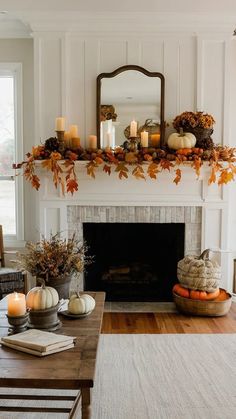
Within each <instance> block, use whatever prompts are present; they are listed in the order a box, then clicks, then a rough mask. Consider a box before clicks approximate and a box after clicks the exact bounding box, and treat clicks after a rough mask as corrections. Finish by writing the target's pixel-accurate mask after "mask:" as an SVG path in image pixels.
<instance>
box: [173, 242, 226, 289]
mask: <svg viewBox="0 0 236 419" xmlns="http://www.w3.org/2000/svg"><path fill="white" fill-rule="evenodd" d="M209 253H210V249H206V250H204V252H202V254H201V255H200V256H199V257H197V256H186V257H184V258H183V259H181V260H180V261H179V262H178V266H177V277H178V280H179V282H180V284H181V285H182V286H183V287H185V288H191V289H192V290H199V291H206V292H214V291H216V290H217V289H218V288H219V280H220V278H221V268H220V266H219V264H218V263H217V261H215V260H211V259H210V258H209Z"/></svg>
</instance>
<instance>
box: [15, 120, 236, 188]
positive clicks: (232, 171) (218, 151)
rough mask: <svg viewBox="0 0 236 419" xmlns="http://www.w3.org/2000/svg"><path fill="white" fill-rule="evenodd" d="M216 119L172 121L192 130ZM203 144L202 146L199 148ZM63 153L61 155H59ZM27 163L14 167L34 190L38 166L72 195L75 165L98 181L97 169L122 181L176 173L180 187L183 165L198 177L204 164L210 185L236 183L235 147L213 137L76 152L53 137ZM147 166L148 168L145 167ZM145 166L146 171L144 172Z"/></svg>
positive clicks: (75, 183)
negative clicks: (185, 144)
mask: <svg viewBox="0 0 236 419" xmlns="http://www.w3.org/2000/svg"><path fill="white" fill-rule="evenodd" d="M214 123H215V120H214V118H213V116H211V115H209V114H207V113H203V112H183V113H182V114H181V115H178V116H176V118H175V119H174V121H173V126H174V128H175V129H176V130H177V131H179V130H180V129H181V128H183V127H187V126H189V127H191V128H199V129H200V128H204V129H210V128H212V126H213V124H214ZM199 144H200V145H199ZM59 150H60V152H59ZM26 156H27V160H26V161H23V162H22V163H19V164H14V165H13V168H14V169H21V168H23V173H24V176H25V178H26V179H27V180H28V181H29V182H30V183H31V185H32V187H33V188H35V189H36V190H38V189H39V188H40V178H39V176H38V175H37V174H36V163H37V161H41V163H40V165H41V167H43V168H44V169H46V170H47V171H50V172H52V178H53V183H54V185H55V187H56V188H57V187H58V186H59V187H60V188H61V190H62V193H63V195H64V194H65V192H67V193H71V194H72V195H73V193H74V192H76V191H77V190H78V187H79V181H78V178H77V173H76V171H75V162H76V161H84V162H86V164H85V167H86V171H87V174H88V175H89V176H91V177H92V178H95V172H96V169H97V168H98V167H102V170H103V171H104V172H105V173H107V174H108V175H110V174H111V172H112V171H114V172H116V173H117V174H118V176H119V179H126V178H128V176H129V174H130V173H131V174H132V176H134V177H135V178H136V179H144V180H145V179H147V178H151V179H157V177H158V174H159V173H160V172H162V171H163V170H168V171H171V170H172V171H173V172H174V179H173V182H174V183H175V184H176V185H178V183H179V182H180V181H181V176H182V171H181V168H182V167H183V166H184V165H190V166H191V167H192V168H193V170H195V172H196V175H197V177H199V176H200V171H201V167H202V165H203V163H204V162H208V165H209V166H210V168H211V169H210V176H209V181H208V183H209V184H211V183H218V185H222V184H227V183H228V182H230V181H232V180H234V178H235V175H236V148H231V147H227V146H224V147H223V146H215V145H214V143H213V140H212V139H211V138H206V139H205V140H203V141H202V142H200V143H198V145H197V146H196V147H194V148H189V149H185V148H184V149H179V150H176V151H175V150H171V149H169V148H168V146H167V145H165V146H163V147H162V148H155V147H147V148H146V147H140V144H139V145H138V149H137V150H135V151H131V149H129V148H127V147H123V146H122V147H116V148H115V149H111V148H109V147H107V148H105V149H85V148H82V147H81V146H79V147H77V148H76V149H75V150H74V149H69V148H65V149H64V148H63V151H61V149H60V142H59V140H58V139H57V138H54V137H50V138H48V139H47V140H46V141H45V143H44V144H41V145H39V146H36V147H33V148H32V152H31V153H27V155H26ZM144 164H145V165H144ZM144 167H145V169H144Z"/></svg>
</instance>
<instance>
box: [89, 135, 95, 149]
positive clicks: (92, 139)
mask: <svg viewBox="0 0 236 419" xmlns="http://www.w3.org/2000/svg"><path fill="white" fill-rule="evenodd" d="M88 148H93V149H94V148H97V136H96V135H89V138H88Z"/></svg>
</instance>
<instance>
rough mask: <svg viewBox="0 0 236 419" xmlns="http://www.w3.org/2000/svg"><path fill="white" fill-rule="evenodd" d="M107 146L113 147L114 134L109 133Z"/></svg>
mask: <svg viewBox="0 0 236 419" xmlns="http://www.w3.org/2000/svg"><path fill="white" fill-rule="evenodd" d="M107 146H108V147H111V146H112V134H111V132H107Z"/></svg>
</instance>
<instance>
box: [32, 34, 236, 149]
mask: <svg viewBox="0 0 236 419" xmlns="http://www.w3.org/2000/svg"><path fill="white" fill-rule="evenodd" d="M231 48H232V47H231V41H230V39H229V37H228V35H227V36H224V35H222V36H220V35H218V34H215V35H213V34H205V35H203V34H201V35H198V36H197V35H191V34H189V35H188V34H174V33H172V34H168V33H167V34H165V35H164V34H143V35H140V36H137V37H136V36H134V35H132V33H131V34H126V35H123V34H119V35H117V36H115V35H113V34H112V33H109V34H106V36H105V35H104V34H100V33H95V34H94V33H92V34H91V33H90V34H87V36H86V35H83V34H79V33H71V34H69V33H55V32H53V33H48V32H47V33H35V34H34V54H35V100H36V108H35V109H36V131H35V132H36V135H35V141H36V143H38V139H39V138H41V139H44V138H47V137H48V136H49V135H52V134H53V132H54V124H55V122H54V120H55V117H56V116H60V115H63V116H65V117H66V118H67V122H68V124H78V125H79V134H80V137H81V140H82V144H85V141H86V138H87V136H88V135H89V134H94V133H96V77H97V75H98V74H100V73H102V72H110V71H113V70H114V69H116V68H117V67H120V66H122V65H126V64H137V65H140V66H142V67H145V68H146V69H148V70H149V71H159V72H161V73H163V74H164V76H165V119H166V121H167V123H169V124H170V127H168V128H167V130H166V134H167V135H168V133H169V132H170V130H171V129H172V128H171V123H172V120H173V118H174V117H175V116H176V115H177V114H179V113H180V112H183V111H185V110H203V111H204V112H208V113H211V114H212V115H214V117H215V119H216V124H215V129H214V134H213V138H214V140H215V142H216V143H223V144H230V143H232V141H231V138H230V112H229V106H230V57H231Z"/></svg>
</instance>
